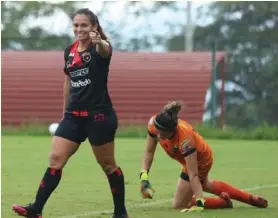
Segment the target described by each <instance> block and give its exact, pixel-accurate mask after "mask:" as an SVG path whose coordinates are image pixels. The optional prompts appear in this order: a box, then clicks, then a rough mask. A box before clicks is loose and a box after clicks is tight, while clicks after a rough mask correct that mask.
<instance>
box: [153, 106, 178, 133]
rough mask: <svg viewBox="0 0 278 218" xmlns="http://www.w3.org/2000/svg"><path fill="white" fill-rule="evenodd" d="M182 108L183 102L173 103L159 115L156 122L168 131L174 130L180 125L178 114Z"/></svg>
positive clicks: (165, 107)
mask: <svg viewBox="0 0 278 218" xmlns="http://www.w3.org/2000/svg"><path fill="white" fill-rule="evenodd" d="M182 108H183V101H171V102H169V103H168V104H166V105H165V106H164V107H163V109H162V110H161V111H160V112H159V113H158V114H157V116H156V118H155V120H156V122H157V123H158V124H159V125H161V126H163V127H166V129H169V130H171V129H172V130H174V129H175V128H176V126H177V124H178V119H179V118H178V114H179V112H180V111H181V109H182Z"/></svg>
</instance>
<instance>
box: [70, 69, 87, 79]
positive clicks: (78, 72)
mask: <svg viewBox="0 0 278 218" xmlns="http://www.w3.org/2000/svg"><path fill="white" fill-rule="evenodd" d="M88 73H89V68H83V69H80V70H76V71H73V72H69V74H70V76H71V77H77V76H85V75H87V74H88Z"/></svg>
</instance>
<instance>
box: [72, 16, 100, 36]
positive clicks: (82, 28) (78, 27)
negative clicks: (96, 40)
mask: <svg viewBox="0 0 278 218" xmlns="http://www.w3.org/2000/svg"><path fill="white" fill-rule="evenodd" d="M96 29H97V25H93V24H92V22H91V20H90V17H89V16H87V15H85V14H76V15H75V16H74V18H73V33H74V35H75V37H76V38H77V39H78V40H80V41H87V40H89V39H90V32H92V31H95V30H96Z"/></svg>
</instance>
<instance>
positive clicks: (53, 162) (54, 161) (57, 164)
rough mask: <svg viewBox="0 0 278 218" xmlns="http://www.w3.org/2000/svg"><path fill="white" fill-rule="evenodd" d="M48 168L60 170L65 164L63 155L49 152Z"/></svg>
mask: <svg viewBox="0 0 278 218" xmlns="http://www.w3.org/2000/svg"><path fill="white" fill-rule="evenodd" d="M48 159H49V167H51V168H55V169H62V168H63V167H64V166H65V164H66V161H65V159H66V157H65V154H63V153H57V152H56V151H51V152H50V153H49V158H48Z"/></svg>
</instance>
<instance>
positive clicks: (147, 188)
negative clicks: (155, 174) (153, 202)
mask: <svg viewBox="0 0 278 218" xmlns="http://www.w3.org/2000/svg"><path fill="white" fill-rule="evenodd" d="M140 192H141V194H142V197H143V198H149V199H152V198H153V194H154V192H155V190H154V189H153V188H152V186H151V184H150V182H149V180H148V172H147V171H145V170H143V171H141V173H140Z"/></svg>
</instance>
